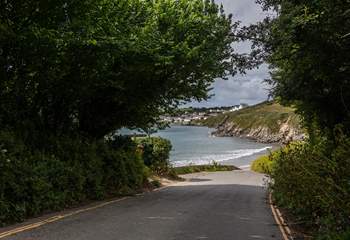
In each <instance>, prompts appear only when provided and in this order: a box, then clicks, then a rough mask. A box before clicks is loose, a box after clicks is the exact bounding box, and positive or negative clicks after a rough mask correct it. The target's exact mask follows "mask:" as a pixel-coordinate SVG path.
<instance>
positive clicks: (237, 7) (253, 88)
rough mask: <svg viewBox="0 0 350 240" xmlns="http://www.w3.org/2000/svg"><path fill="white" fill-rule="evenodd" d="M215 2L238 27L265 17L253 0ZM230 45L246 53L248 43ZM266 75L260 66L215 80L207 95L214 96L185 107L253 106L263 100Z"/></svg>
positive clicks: (266, 89)
mask: <svg viewBox="0 0 350 240" xmlns="http://www.w3.org/2000/svg"><path fill="white" fill-rule="evenodd" d="M216 3H218V4H220V3H222V4H223V6H224V8H225V11H226V14H229V13H232V14H233V21H236V20H239V21H241V22H242V23H241V24H242V25H249V24H251V23H255V22H257V21H260V20H262V19H263V18H264V16H265V15H266V13H264V12H263V11H262V10H261V8H260V6H259V5H258V4H256V3H255V0H216ZM234 46H235V50H236V51H237V52H247V51H249V49H250V44H249V43H240V44H236V45H234ZM268 76H269V75H268V68H267V66H266V65H262V66H261V67H260V68H259V69H254V70H252V71H248V72H247V73H246V74H245V75H236V76H234V77H231V76H230V77H229V79H228V80H226V81H225V80H221V79H218V80H216V81H215V83H214V84H213V86H212V87H213V90H212V91H211V94H214V96H212V97H211V98H210V99H209V100H208V101H203V102H200V103H198V102H192V103H190V104H188V105H189V106H193V107H215V106H232V105H237V104H240V103H247V104H249V105H254V104H256V103H259V102H262V101H265V100H267V96H268V89H269V86H268V85H266V83H264V82H263V81H264V79H266V78H268Z"/></svg>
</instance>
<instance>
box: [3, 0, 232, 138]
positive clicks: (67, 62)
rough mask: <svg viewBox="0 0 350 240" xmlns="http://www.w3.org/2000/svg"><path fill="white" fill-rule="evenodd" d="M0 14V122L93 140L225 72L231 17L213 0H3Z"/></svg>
mask: <svg viewBox="0 0 350 240" xmlns="http://www.w3.org/2000/svg"><path fill="white" fill-rule="evenodd" d="M0 15H1V20H0V21H1V22H0V78H1V82H0V85H1V86H0V124H1V127H7V128H11V129H17V130H20V131H24V130H26V131H27V130H28V129H33V130H34V131H42V132H49V133H50V134H71V133H74V132H79V133H80V134H84V135H87V136H89V137H94V138H100V137H102V136H104V135H105V134H107V133H109V132H111V131H113V130H114V129H117V128H120V127H123V126H125V127H141V128H142V127H144V126H148V125H149V124H150V123H152V122H155V121H156V119H157V117H158V116H159V115H160V114H161V113H163V112H164V111H167V110H169V109H170V108H172V107H175V106H177V105H178V104H179V103H181V102H184V101H190V100H192V99H196V100H202V99H206V98H207V97H208V95H207V91H208V89H209V87H210V85H211V83H212V82H213V81H214V79H215V78H218V77H224V76H226V75H227V74H234V73H235V66H236V65H235V61H236V60H235V59H238V58H235V57H234V56H236V55H235V53H234V52H233V49H232V43H233V41H235V40H237V38H235V37H233V36H232V34H231V32H232V31H234V30H235V29H236V27H237V23H233V22H232V20H231V16H226V15H225V14H224V11H223V10H222V7H221V8H220V7H219V6H218V5H216V4H215V3H214V1H209V0H206V1H202V0H193V1H188V0H155V1H144V0H94V1H91V0H88V1H86V0H84V1H83V0H75V1H65V0H59V1H51V0H26V1H17V0H6V1H1V6H0ZM232 56H233V57H232Z"/></svg>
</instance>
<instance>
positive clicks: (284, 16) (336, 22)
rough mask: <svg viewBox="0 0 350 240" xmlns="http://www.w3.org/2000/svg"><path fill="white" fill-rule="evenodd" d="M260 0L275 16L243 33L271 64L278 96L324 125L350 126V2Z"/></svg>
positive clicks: (328, 127)
mask: <svg viewBox="0 0 350 240" xmlns="http://www.w3.org/2000/svg"><path fill="white" fill-rule="evenodd" d="M257 2H259V3H260V4H261V5H262V7H263V8H264V9H265V10H274V12H275V16H274V17H270V18H266V19H265V20H264V21H263V22H261V23H259V24H256V25H253V26H250V27H248V28H245V29H243V31H242V35H244V37H245V38H249V39H251V40H253V41H254V43H255V47H257V49H259V47H260V50H262V51H255V52H254V54H256V55H255V56H259V57H264V60H266V61H267V62H268V63H269V64H270V66H271V69H272V70H271V73H272V74H271V80H270V83H272V84H273V94H274V96H275V97H278V98H280V99H281V100H282V102H284V103H287V104H294V105H296V107H297V109H298V110H299V112H300V113H301V114H302V116H303V117H304V119H305V120H307V121H305V122H316V123H317V124H318V126H319V127H320V129H323V130H325V129H332V128H333V127H334V125H336V124H338V123H342V124H344V125H345V129H348V130H349V131H350V77H349V76H350V1H349V0H318V1H310V0H301V1H294V0H258V1H257ZM257 49H256V50H257ZM257 53H259V54H257Z"/></svg>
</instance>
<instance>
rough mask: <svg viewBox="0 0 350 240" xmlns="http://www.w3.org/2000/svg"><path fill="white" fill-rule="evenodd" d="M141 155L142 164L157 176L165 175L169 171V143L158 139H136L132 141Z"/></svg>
mask: <svg viewBox="0 0 350 240" xmlns="http://www.w3.org/2000/svg"><path fill="white" fill-rule="evenodd" d="M134 141H135V143H136V144H138V148H139V149H140V152H141V153H142V158H143V162H144V164H145V165H146V166H147V167H149V168H150V169H151V170H152V171H153V172H155V173H157V174H158V175H165V174H167V173H168V172H169V171H170V168H171V165H170V162H169V154H170V151H171V148H172V146H171V143H170V141H169V140H167V139H164V138H160V137H138V138H136V139H134Z"/></svg>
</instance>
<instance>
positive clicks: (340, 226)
mask: <svg viewBox="0 0 350 240" xmlns="http://www.w3.org/2000/svg"><path fill="white" fill-rule="evenodd" d="M335 136H338V138H337V139H335V140H329V139H327V138H325V137H318V138H313V139H312V141H311V140H310V141H309V142H305V143H293V144H290V145H288V146H287V147H285V148H284V149H282V150H281V151H280V153H279V154H277V155H273V157H272V161H273V162H274V163H273V168H272V171H271V177H272V179H273V181H272V183H273V184H272V191H273V197H274V199H275V200H276V201H277V203H278V205H280V206H282V207H284V208H286V209H289V211H290V212H291V213H293V214H294V215H295V216H296V217H297V218H298V220H297V221H299V222H302V223H304V225H306V226H309V227H310V228H311V229H316V235H318V236H321V237H320V239H349V238H346V237H342V236H347V237H349V227H350V138H349V137H346V136H344V135H343V134H342V133H341V131H338V132H337V134H335ZM346 232H347V233H346ZM333 233H334V234H333ZM343 233H344V234H343ZM335 236H337V237H335Z"/></svg>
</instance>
